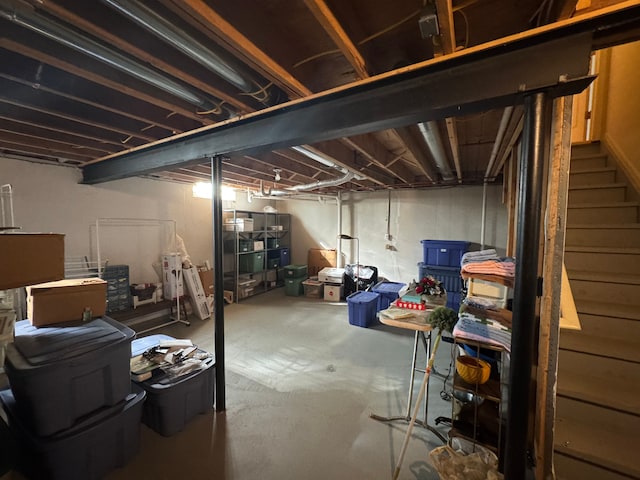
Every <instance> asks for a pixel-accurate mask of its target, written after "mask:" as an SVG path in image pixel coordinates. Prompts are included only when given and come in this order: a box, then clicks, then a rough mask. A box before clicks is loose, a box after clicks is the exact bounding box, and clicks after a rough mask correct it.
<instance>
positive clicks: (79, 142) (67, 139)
mask: <svg viewBox="0 0 640 480" xmlns="http://www.w3.org/2000/svg"><path fill="white" fill-rule="evenodd" d="M0 120H2V122H1V123H2V126H3V127H4V129H5V130H6V131H8V132H13V133H18V134H21V135H30V136H32V137H34V138H40V139H43V140H57V141H59V142H62V143H66V144H67V145H72V146H74V147H76V148H87V149H89V150H92V151H94V152H98V154H99V155H106V154H109V153H114V152H118V151H120V150H122V146H121V145H118V147H119V148H114V147H113V146H112V145H109V144H107V143H105V142H97V141H94V140H89V139H87V138H83V137H80V136H77V135H73V134H69V133H66V132H62V131H55V130H51V129H48V128H46V127H45V128H42V127H40V126H37V125H34V124H28V123H23V122H19V121H15V120H14V119H13V118H9V117H5V116H3V115H0Z"/></svg>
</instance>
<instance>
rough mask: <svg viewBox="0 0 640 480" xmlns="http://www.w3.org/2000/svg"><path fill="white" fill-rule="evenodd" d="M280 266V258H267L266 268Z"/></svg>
mask: <svg viewBox="0 0 640 480" xmlns="http://www.w3.org/2000/svg"><path fill="white" fill-rule="evenodd" d="M279 266H280V258H279V257H278V258H267V268H278V267H279Z"/></svg>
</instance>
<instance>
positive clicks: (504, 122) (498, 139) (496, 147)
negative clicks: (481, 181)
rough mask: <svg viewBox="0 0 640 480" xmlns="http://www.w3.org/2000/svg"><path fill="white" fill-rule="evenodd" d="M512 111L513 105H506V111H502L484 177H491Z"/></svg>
mask: <svg viewBox="0 0 640 480" xmlns="http://www.w3.org/2000/svg"><path fill="white" fill-rule="evenodd" d="M512 113H513V105H509V106H508V107H505V109H504V112H502V119H501V120H500V126H499V127H498V133H497V134H496V141H495V142H494V144H493V150H491V156H490V157H489V164H488V165H487V171H486V172H485V173H484V178H489V176H490V175H491V169H492V168H493V164H494V163H495V161H496V156H497V155H498V150H499V149H500V145H501V144H502V139H503V138H504V133H505V132H506V130H507V125H509V120H511V114H512Z"/></svg>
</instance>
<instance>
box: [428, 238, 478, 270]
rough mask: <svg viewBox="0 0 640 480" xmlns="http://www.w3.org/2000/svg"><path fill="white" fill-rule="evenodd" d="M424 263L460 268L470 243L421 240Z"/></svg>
mask: <svg viewBox="0 0 640 480" xmlns="http://www.w3.org/2000/svg"><path fill="white" fill-rule="evenodd" d="M421 243H422V250H423V259H422V261H423V263H425V264H427V265H435V266H438V267H458V268H460V260H462V255H464V253H465V252H466V251H467V248H469V242H463V241H458V240H421Z"/></svg>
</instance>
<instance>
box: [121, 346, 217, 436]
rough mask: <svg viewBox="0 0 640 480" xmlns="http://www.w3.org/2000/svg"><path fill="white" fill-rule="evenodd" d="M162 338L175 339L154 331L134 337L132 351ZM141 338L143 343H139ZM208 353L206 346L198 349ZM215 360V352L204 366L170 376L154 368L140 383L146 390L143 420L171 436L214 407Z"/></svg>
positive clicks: (141, 349) (139, 350)
mask: <svg viewBox="0 0 640 480" xmlns="http://www.w3.org/2000/svg"><path fill="white" fill-rule="evenodd" d="M161 340H174V339H173V338H172V337H168V336H167V335H152V336H150V337H144V338H141V339H140V340H134V341H133V344H132V354H133V355H139V354H141V353H143V352H144V351H145V350H147V349H148V348H151V347H153V346H155V345H159V343H160V341H161ZM138 342H140V343H138ZM198 352H200V353H201V354H206V352H204V351H203V350H198ZM214 365H215V360H214V358H213V356H212V355H210V356H209V357H208V358H206V359H204V360H202V367H203V368H201V369H199V370H197V371H194V372H191V373H188V374H186V375H181V376H177V377H173V378H172V377H171V376H169V375H167V374H165V372H164V371H163V370H162V369H157V370H155V371H154V372H153V376H152V377H151V378H150V379H149V380H145V381H144V382H140V383H138V385H139V386H140V387H142V388H143V389H144V390H145V391H146V392H147V401H146V402H145V404H144V407H143V410H142V422H143V423H144V424H145V425H147V426H148V427H149V428H151V429H152V430H154V431H155V432H157V433H159V434H160V435H163V436H165V437H169V436H171V435H175V434H176V433H178V432H180V431H182V430H183V429H184V427H185V426H186V425H187V423H188V422H189V420H191V419H193V418H194V417H196V416H197V415H199V414H202V413H206V412H208V411H210V410H211V409H212V408H213V394H214V386H215V369H214V368H213V367H214Z"/></svg>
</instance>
